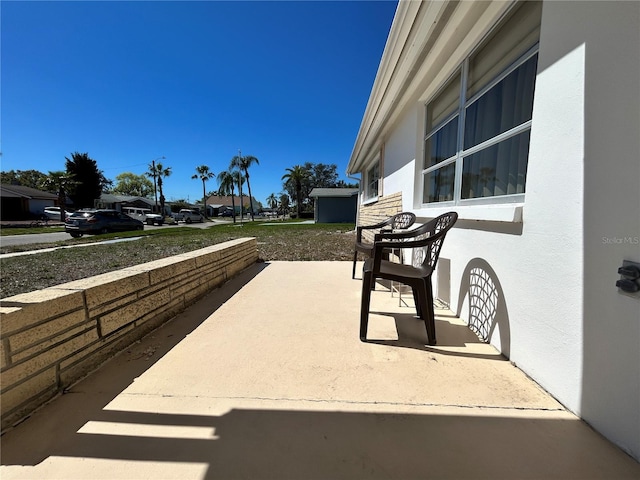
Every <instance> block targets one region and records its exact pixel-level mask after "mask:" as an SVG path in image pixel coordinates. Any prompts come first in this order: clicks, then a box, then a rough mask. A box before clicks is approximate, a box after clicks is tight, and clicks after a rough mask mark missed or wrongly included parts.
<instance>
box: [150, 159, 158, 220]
mask: <svg viewBox="0 0 640 480" xmlns="http://www.w3.org/2000/svg"><path fill="white" fill-rule="evenodd" d="M151 171H152V172H153V196H154V197H155V199H156V213H158V190H157V188H158V187H157V182H156V161H155V159H154V160H151Z"/></svg>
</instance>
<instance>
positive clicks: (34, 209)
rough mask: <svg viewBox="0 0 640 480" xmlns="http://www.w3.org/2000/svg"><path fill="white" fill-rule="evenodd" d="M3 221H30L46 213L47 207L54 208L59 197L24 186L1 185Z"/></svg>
mask: <svg viewBox="0 0 640 480" xmlns="http://www.w3.org/2000/svg"><path fill="white" fill-rule="evenodd" d="M0 197H1V201H0V204H1V205H2V211H1V213H0V218H2V220H28V219H29V218H31V217H33V216H37V215H40V214H42V213H44V209H45V207H54V206H56V205H57V203H58V196H57V195H56V194H53V193H49V192H43V191H41V190H37V189H35V188H31V187H23V186H22V185H7V184H1V185H0Z"/></svg>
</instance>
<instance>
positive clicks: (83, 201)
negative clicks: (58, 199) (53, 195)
mask: <svg viewBox="0 0 640 480" xmlns="http://www.w3.org/2000/svg"><path fill="white" fill-rule="evenodd" d="M65 160H66V162H65V167H66V169H67V173H68V174H69V175H72V176H73V179H74V180H75V181H76V185H75V187H74V188H73V190H72V191H70V192H67V193H68V194H69V197H71V200H73V203H74V206H75V207H76V208H85V207H93V205H94V203H95V200H97V199H99V198H100V195H101V194H102V186H103V183H104V181H105V180H106V179H105V178H104V175H103V174H102V172H101V171H100V170H98V164H97V162H96V161H95V160H94V159H92V158H91V157H89V154H88V153H78V152H74V153H72V154H71V158H68V157H65Z"/></svg>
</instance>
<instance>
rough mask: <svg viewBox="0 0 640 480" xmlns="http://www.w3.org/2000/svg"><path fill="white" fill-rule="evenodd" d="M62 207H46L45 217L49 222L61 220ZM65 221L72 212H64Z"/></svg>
mask: <svg viewBox="0 0 640 480" xmlns="http://www.w3.org/2000/svg"><path fill="white" fill-rule="evenodd" d="M60 210H61V208H60V207H45V208H44V214H43V215H44V216H46V217H47V218H48V219H49V220H60ZM64 214H65V215H64V216H65V219H66V218H68V217H69V215H71V212H69V211H67V210H65V212H64Z"/></svg>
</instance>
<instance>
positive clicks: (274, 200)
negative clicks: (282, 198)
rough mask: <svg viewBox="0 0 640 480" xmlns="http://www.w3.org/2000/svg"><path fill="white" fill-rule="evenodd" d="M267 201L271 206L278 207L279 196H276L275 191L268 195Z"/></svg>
mask: <svg viewBox="0 0 640 480" xmlns="http://www.w3.org/2000/svg"><path fill="white" fill-rule="evenodd" d="M267 203H268V204H269V207H270V208H276V207H277V206H278V197H276V194H275V193H272V194H271V195H269V196H268V197H267Z"/></svg>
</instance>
